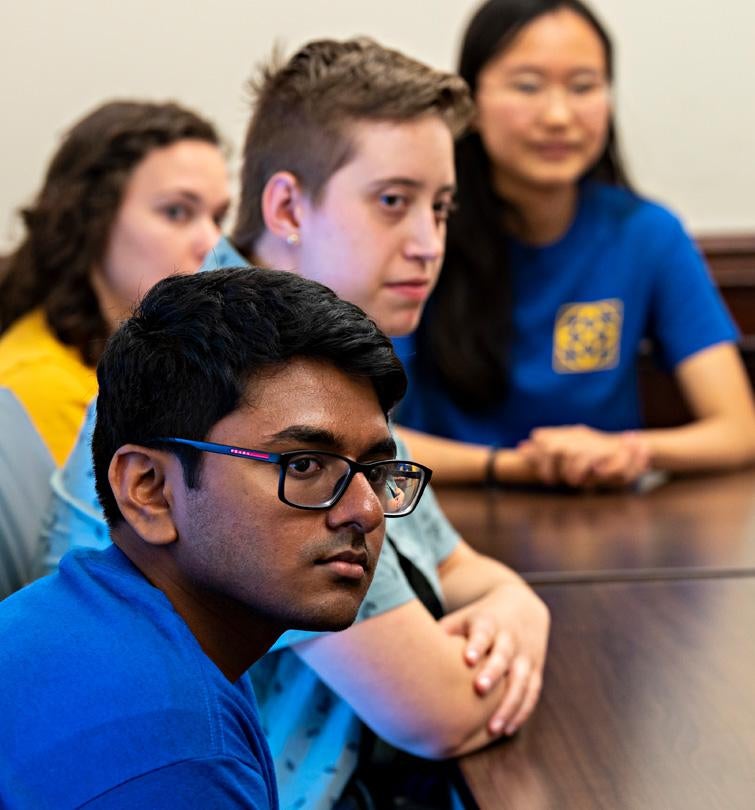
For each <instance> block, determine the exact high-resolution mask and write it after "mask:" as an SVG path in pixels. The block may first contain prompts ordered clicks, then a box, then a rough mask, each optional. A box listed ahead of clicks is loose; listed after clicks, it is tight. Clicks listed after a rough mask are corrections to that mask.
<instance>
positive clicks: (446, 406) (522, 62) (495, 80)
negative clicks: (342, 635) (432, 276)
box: [398, 0, 755, 486]
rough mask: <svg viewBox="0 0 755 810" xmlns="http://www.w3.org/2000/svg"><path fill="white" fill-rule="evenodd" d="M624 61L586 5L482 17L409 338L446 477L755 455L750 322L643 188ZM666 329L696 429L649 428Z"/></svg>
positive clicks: (421, 452) (418, 409)
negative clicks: (437, 253) (452, 191)
mask: <svg viewBox="0 0 755 810" xmlns="http://www.w3.org/2000/svg"><path fill="white" fill-rule="evenodd" d="M613 72H614V70H613V50H612V46H611V41H610V39H609V36H608V34H607V33H606V31H605V29H604V28H603V26H602V25H601V24H600V22H599V21H598V20H597V19H596V17H595V16H594V14H593V13H592V12H591V11H590V10H589V9H588V8H587V7H586V6H585V5H584V4H582V3H581V2H579V0H489V2H487V3H485V4H484V5H483V6H482V7H481V8H480V9H479V10H478V11H477V13H476V15H475V16H474V17H473V19H472V21H471V22H470V24H469V27H468V29H467V31H466V34H465V37H464V42H463V46H462V53H461V62H460V73H461V75H462V77H463V78H464V79H465V80H466V81H467V82H468V83H469V85H470V87H471V89H472V92H473V94H474V97H475V101H476V103H477V117H476V120H475V124H474V126H473V129H472V131H471V132H469V133H468V134H466V135H465V136H464V137H463V138H462V139H461V141H460V142H459V144H458V147H457V181H458V185H459V193H458V203H459V205H458V211H457V212H456V213H455V214H454V215H453V216H452V218H451V220H450V222H449V232H448V247H447V254H446V260H445V264H444V267H443V271H442V273H441V277H440V281H439V284H438V286H437V288H436V291H435V292H434V294H433V296H432V298H431V300H430V302H429V305H428V308H427V310H426V313H425V316H424V318H423V321H422V323H421V325H420V328H419V331H418V332H417V334H416V335H415V336H414V338H410V339H409V341H408V343H407V344H404V345H402V346H401V347H400V349H401V351H402V353H403V355H404V357H405V359H406V360H407V364H408V366H409V369H410V374H411V377H412V386H411V389H410V393H409V395H408V398H407V399H406V400H405V401H404V403H403V404H402V406H401V410H400V412H399V415H398V421H399V422H400V423H401V424H402V425H403V426H404V427H405V428H411V429H412V430H405V431H404V437H405V438H406V440H407V441H408V443H409V444H410V446H411V448H412V452H413V453H414V455H415V456H416V457H418V458H422V459H423V460H424V461H426V462H427V463H428V464H429V465H431V466H432V467H433V469H434V470H435V475H436V478H437V479H439V480H441V481H444V480H445V481H474V480H478V481H479V480H485V479H487V480H489V481H491V480H494V481H504V480H508V481H521V482H533V481H541V482H544V483H548V484H564V483H565V484H568V485H572V486H594V485H598V486H604V485H607V486H615V485H625V484H627V483H630V482H633V481H634V480H636V479H637V478H638V477H639V476H640V475H642V473H643V472H645V471H646V470H647V469H648V468H649V467H650V466H653V467H655V468H658V469H663V470H669V471H685V470H693V469H700V470H707V469H711V470H712V469H717V468H725V467H732V466H735V465H739V464H743V463H746V462H749V461H750V460H751V459H753V457H755V411H753V404H752V397H751V393H750V388H749V384H748V382H747V378H746V375H745V373H744V370H743V367H742V363H741V360H740V358H739V356H738V353H737V350H736V347H735V345H734V341H735V340H736V337H737V333H736V329H735V327H734V325H733V324H732V322H731V319H730V318H729V315H728V314H727V312H726V310H725V308H724V306H723V305H722V303H721V300H720V297H719V295H718V293H717V291H716V289H715V287H714V286H713V284H712V283H711V281H710V279H709V276H708V273H707V270H706V268H705V266H704V264H703V261H702V260H701V258H700V256H699V254H698V252H697V250H696V248H695V246H694V244H693V243H692V241H691V239H690V238H689V237H688V235H687V234H686V233H685V231H684V229H683V228H682V226H681V224H680V223H679V221H678V220H677V219H676V217H675V216H674V215H673V214H671V213H670V212H669V211H667V210H666V209H664V208H662V207H661V206H659V205H656V204H654V203H651V202H649V201H647V200H645V199H643V198H642V197H640V196H638V195H637V194H636V193H635V192H634V191H633V190H632V189H631V188H630V187H629V184H628V182H627V178H626V174H625V172H624V169H623V167H622V164H621V160H620V158H619V155H618V149H617V144H616V132H615V123H614V118H613V109H612V107H613V105H612V93H611V85H612V80H613ZM646 337H649V338H651V339H652V340H653V341H654V343H655V345H656V347H657V349H658V351H659V353H660V355H661V357H662V358H663V360H664V361H665V363H666V365H667V366H668V367H669V368H670V369H673V372H674V375H675V377H676V379H677V381H678V383H679V384H680V387H681V389H682V392H683V394H684V396H685V398H686V400H687V403H688V405H689V406H690V410H691V412H692V414H693V417H694V418H693V421H692V422H691V423H690V424H688V425H685V426H683V427H680V428H674V429H666V430H643V429H642V422H641V416H640V402H639V393H638V386H637V370H636V358H637V353H638V348H639V345H640V343H641V341H642V340H643V339H644V338H646ZM428 434H433V435H428Z"/></svg>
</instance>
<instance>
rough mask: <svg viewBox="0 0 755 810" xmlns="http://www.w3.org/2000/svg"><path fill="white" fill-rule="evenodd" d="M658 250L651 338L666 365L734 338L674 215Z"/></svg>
mask: <svg viewBox="0 0 755 810" xmlns="http://www.w3.org/2000/svg"><path fill="white" fill-rule="evenodd" d="M664 213H665V214H666V218H667V221H666V227H665V230H666V238H665V239H664V240H663V242H662V245H663V247H662V249H661V250H659V252H658V258H657V265H656V268H657V272H656V276H655V288H654V290H653V299H652V300H653V304H652V309H651V323H650V336H651V337H652V338H654V340H655V341H656V342H657V344H658V349H659V351H660V352H661V357H662V358H663V361H664V363H665V364H666V365H667V366H668V368H674V367H675V366H677V365H678V364H679V363H681V362H682V361H683V360H685V359H686V358H688V357H690V356H691V355H693V354H695V353H697V352H699V351H701V350H702V349H706V348H708V347H710V346H713V345H715V344H717V343H725V342H733V341H736V340H737V338H738V332H737V328H736V326H735V325H734V323H733V321H732V319H731V316H730V315H729V312H728V311H727V309H726V306H725V304H724V302H723V300H722V298H721V295H720V293H719V291H718V288H717V287H716V285H715V284H714V282H713V280H712V278H711V276H710V273H709V271H708V268H707V266H706V264H705V262H704V260H703V257H702V255H701V254H700V252H699V250H698V249H697V246H696V245H695V244H694V242H693V241H692V239H691V238H690V237H689V236H688V235H687V233H686V232H685V230H684V228H683V226H682V224H681V223H680V222H679V220H677V219H676V218H675V217H674V216H673V215H671V214H669V213H668V212H664Z"/></svg>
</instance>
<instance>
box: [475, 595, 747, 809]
mask: <svg viewBox="0 0 755 810" xmlns="http://www.w3.org/2000/svg"><path fill="white" fill-rule="evenodd" d="M538 591H539V593H540V594H541V596H543V598H544V599H545V600H546V602H547V603H548V605H549V607H550V609H551V614H552V617H553V626H552V636H551V647H550V652H549V658H548V662H547V667H546V675H545V688H544V692H543V697H542V699H541V703H540V705H539V707H538V709H537V710H536V712H535V714H534V716H533V717H532V719H531V720H530V722H529V724H528V725H527V726H526V727H525V728H524V729H523V730H522V732H520V733H519V735H517V736H516V737H515V738H513V739H511V740H505V741H503V742H501V743H497V744H495V745H493V746H491V747H489V748H487V749H485V750H483V751H480V752H477V753H476V754H473V755H470V756H467V757H465V758H464V759H463V760H462V769H463V772H464V775H465V777H466V779H467V782H468V784H469V786H470V788H471V790H472V792H473V794H474V795H475V798H476V799H477V801H478V803H479V804H480V807H481V810H507V808H511V810H562V809H563V808H566V809H567V810H568V809H570V808H575V810H607V809H608V808H610V810H624V809H625V808H626V810H635V809H636V810H640V808H642V809H643V810H645V809H646V808H649V809H650V810H677V809H678V810H698V808H699V810H714V809H715V808H722V809H725V810H750V808H752V807H753V803H754V802H755V688H753V684H754V681H755V632H753V626H755V579H730V580H723V579H707V580H692V581H674V582H633V583H596V584H591V585H585V584H580V585H558V586H541V587H540V588H539V589H538Z"/></svg>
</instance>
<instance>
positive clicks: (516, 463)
mask: <svg viewBox="0 0 755 810" xmlns="http://www.w3.org/2000/svg"><path fill="white" fill-rule="evenodd" d="M396 433H397V434H398V435H399V436H400V437H401V438H402V439H403V440H404V441H405V442H406V444H407V446H408V447H409V449H410V450H411V455H412V458H414V459H416V460H417V461H419V462H420V463H422V464H426V465H427V466H428V467H430V469H431V470H432V471H433V484H480V483H484V482H485V481H486V479H487V478H488V462H489V459H490V452H491V448H490V447H488V446H486V445H483V444H469V443H467V442H460V441H456V440H455V439H445V438H443V437H441V436H432V435H431V434H429V433H420V432H419V431H417V430H411V429H410V428H405V427H401V426H400V425H396ZM492 472H493V476H492V477H493V479H494V480H495V481H496V482H499V481H500V482H503V481H506V482H509V483H512V484H529V483H534V482H535V481H536V480H537V479H536V478H535V475H534V473H533V471H532V468H531V467H530V465H529V464H528V463H527V462H526V461H525V459H524V458H523V457H522V456H521V455H520V454H518V453H517V451H516V450H512V449H507V448H501V449H499V450H497V451H496V454H495V468H494V469H493V471H492Z"/></svg>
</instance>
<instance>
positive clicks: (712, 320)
mask: <svg viewBox="0 0 755 810" xmlns="http://www.w3.org/2000/svg"><path fill="white" fill-rule="evenodd" d="M509 265H510V271H511V282H512V293H513V300H514V311H513V334H512V343H511V348H510V369H511V370H510V377H509V382H508V385H509V387H508V390H507V391H506V394H505V396H503V397H502V398H501V400H500V402H499V403H498V405H497V406H495V407H492V408H490V409H489V410H488V411H487V412H485V413H482V414H481V413H471V412H469V411H467V410H465V409H464V408H462V407H460V406H459V405H457V404H456V403H455V402H454V401H453V400H452V398H451V397H450V395H449V392H448V391H447V390H445V389H444V387H443V385H442V384H441V382H440V380H439V379H438V378H437V377H436V376H434V375H433V374H432V373H431V372H428V371H427V369H426V368H424V367H423V365H422V363H421V358H418V357H417V355H416V349H415V345H414V341H413V339H412V338H411V337H409V338H401V339H398V340H396V341H394V342H395V345H396V349H397V352H398V354H399V356H400V357H401V359H402V360H403V361H404V364H405V365H406V367H407V371H408V373H409V377H410V386H409V391H408V393H407V396H406V397H405V398H404V400H403V401H402V403H401V405H400V408H399V411H398V413H397V417H396V420H397V421H398V422H399V423H400V424H402V425H406V426H407V427H412V428H415V429H417V430H422V431H425V432H427V433H433V434H436V435H440V436H446V437H448V438H453V439H459V440H462V441H468V442H478V443H481V444H497V445H500V446H502V447H511V446H515V445H516V443H517V442H518V441H520V440H521V439H525V438H526V437H527V436H528V435H529V434H530V432H531V431H532V430H533V428H536V427H540V426H548V425H568V424H577V423H582V424H587V425H590V426H592V427H595V428H598V429H601V430H608V431H618V430H628V429H634V428H637V427H640V426H641V415H640V401H639V392H638V380H637V354H638V350H639V347H640V344H641V342H642V340H643V339H644V338H650V339H652V340H653V342H654V344H655V346H656V347H657V349H658V350H659V352H660V356H661V359H662V361H663V362H664V364H665V365H666V366H667V367H668V368H670V369H673V368H674V367H676V366H677V365H678V364H679V363H680V362H682V361H683V360H685V359H686V358H687V357H690V356H691V355H693V354H695V353H696V352H698V351H700V350H701V349H705V348H707V347H709V346H712V345H714V344H716V343H721V342H727V341H733V340H735V339H736V338H737V331H736V328H735V327H734V325H733V323H732V321H731V318H730V317H729V315H728V313H727V311H726V308H725V307H724V305H723V303H722V301H721V298H720V295H719V294H718V291H717V290H716V288H715V286H714V285H713V283H712V281H711V279H710V277H709V275H708V271H707V269H706V267H705V264H704V262H703V260H702V258H701V256H700V254H699V252H698V251H697V249H696V247H695V245H694V243H693V242H692V241H691V239H690V238H689V236H688V235H687V234H686V233H685V231H684V229H683V227H682V225H681V223H680V222H679V220H678V219H677V218H676V217H674V216H673V215H672V214H671V213H670V212H668V211H667V210H666V209H664V208H662V207H661V206H659V205H655V204H654V203H651V202H648V201H647V200H643V199H642V198H640V197H637V196H636V195H635V194H632V193H631V192H629V191H627V190H625V189H621V188H616V187H614V186H608V185H603V184H600V183H587V184H585V185H584V186H583V187H582V189H581V197H580V202H579V208H578V211H577V215H576V217H575V220H574V222H573V223H572V226H571V228H570V229H569V231H568V232H567V233H566V234H565V236H564V237H563V238H562V239H560V240H559V241H557V242H555V243H554V244H551V245H547V246H545V247H533V246H530V245H526V244H523V243H522V242H519V241H517V240H515V239H511V240H509ZM429 312H431V310H429ZM470 317H474V313H470Z"/></svg>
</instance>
